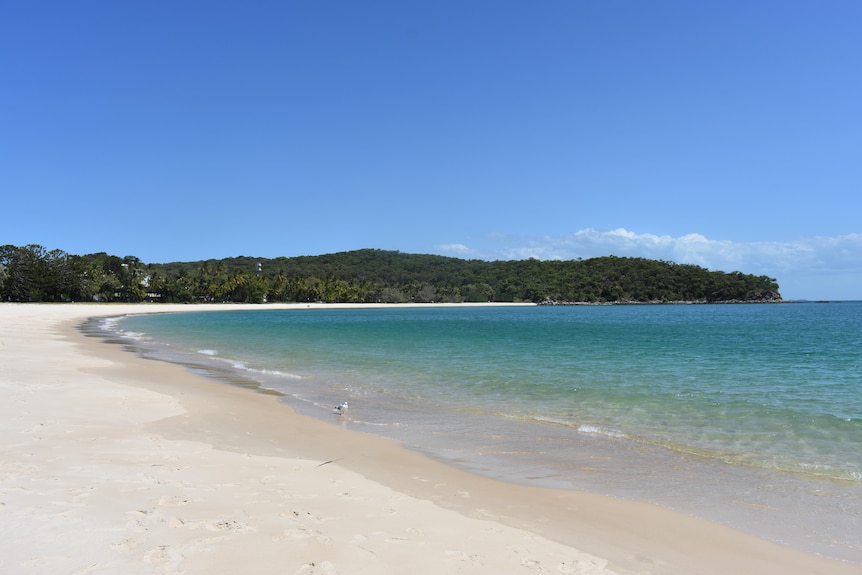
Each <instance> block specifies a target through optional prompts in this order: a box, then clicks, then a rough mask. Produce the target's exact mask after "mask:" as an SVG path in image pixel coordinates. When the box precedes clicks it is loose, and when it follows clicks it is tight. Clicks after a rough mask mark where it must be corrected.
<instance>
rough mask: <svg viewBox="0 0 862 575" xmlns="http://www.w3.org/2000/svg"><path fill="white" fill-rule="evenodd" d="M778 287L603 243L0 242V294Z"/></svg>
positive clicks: (287, 297)
mask: <svg viewBox="0 0 862 575" xmlns="http://www.w3.org/2000/svg"><path fill="white" fill-rule="evenodd" d="M778 290H779V286H778V283H777V282H776V280H775V279H773V278H770V277H768V276H755V275H751V274H745V273H742V272H739V271H733V272H723V271H712V270H707V269H705V268H702V267H700V266H696V265H690V264H677V263H674V262H668V261H661V260H650V259H646V258H629V257H617V256H612V255H611V256H604V257H597V258H589V259H577V260H567V261H559V260H549V261H542V260H537V259H528V260H507V261H484V260H464V259H459V258H450V257H444V256H437V255H423V254H407V253H402V252H398V251H386V250H374V249H368V250H356V251H349V252H340V253H335V254H326V255H321V256H300V257H291V258H288V257H279V258H255V257H246V256H240V257H235V258H225V259H221V260H215V259H213V260H206V261H197V262H172V263H150V264H146V263H143V262H142V261H141V260H140V259H138V258H137V257H134V256H125V257H119V256H113V255H109V254H106V253H104V252H100V253H96V254H88V255H70V254H67V253H65V252H63V251H61V250H52V251H49V250H47V249H46V248H44V247H42V246H38V245H27V246H21V247H18V246H12V245H6V246H0V298H2V301H24V302H26V301H44V302H62V301H121V302H140V301H154V302H182V303H195V302H253V303H263V302H355V303H378V302H379V303H408V302H416V303H434V302H535V303H545V304H563V303H567V304H575V303H667V302H683V301H685V302H705V303H710V302H728V301H743V302H760V301H780V300H781V296H780V294H779V291H778Z"/></svg>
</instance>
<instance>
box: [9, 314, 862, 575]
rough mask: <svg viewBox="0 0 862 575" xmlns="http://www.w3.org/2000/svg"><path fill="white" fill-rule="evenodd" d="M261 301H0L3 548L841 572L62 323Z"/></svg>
mask: <svg viewBox="0 0 862 575" xmlns="http://www.w3.org/2000/svg"><path fill="white" fill-rule="evenodd" d="M312 305H318V304H300V306H284V307H287V308H290V309H296V308H297V307H311V306H312ZM319 305H320V306H321V307H322V306H326V307H328V308H333V307H334V306H333V305H332V304H319ZM361 305H364V306H365V307H368V306H367V304H361ZM399 305H404V304H399ZM428 305H441V304H428ZM453 305H465V304H453ZM278 307H282V306H280V305H277V304H267V305H254V304H250V305H248V306H235V305H234V306H231V305H225V304H214V305H201V304H196V305H177V306H172V305H168V304H157V305H147V304H137V305H134V304H130V305H122V304H121V305H118V304H103V305H96V304H80V305H75V304H54V305H52V304H0V319H2V320H3V321H2V322H0V365H2V366H3V370H2V371H0V373H2V375H0V387H2V389H3V392H4V396H6V397H7V398H8V400H7V402H5V405H4V407H2V408H0V409H3V410H4V411H3V414H4V417H3V419H2V421H3V423H2V424H0V425H2V426H3V427H4V428H5V429H4V436H5V437H12V438H13V439H12V440H11V441H10V442H9V446H7V447H6V448H5V449H4V453H3V456H2V460H0V461H1V462H2V467H0V473H2V477H3V478H4V479H3V481H2V486H3V494H2V500H0V502H2V503H3V504H4V505H3V506H2V507H0V513H3V514H4V515H6V516H7V518H6V521H4V522H3V524H4V525H7V529H10V531H12V533H10V534H8V535H7V537H5V538H4V543H3V548H2V549H0V552H2V553H3V554H4V557H7V558H9V560H10V561H17V564H18V565H20V567H19V568H20V571H21V572H33V573H36V572H56V571H58V570H63V571H66V572H73V571H74V570H75V569H81V570H82V569H83V568H85V567H86V566H88V565H90V566H95V567H98V566H101V570H103V571H106V572H107V571H116V570H118V568H119V567H123V569H125V570H127V571H128V572H142V573H143V572H146V573H151V572H158V573H170V572H200V571H202V570H206V571H207V572H212V573H222V572H224V573H227V572H229V571H230V572H233V571H235V570H237V569H240V568H242V569H243V570H246V571H252V572H258V573H267V572H276V571H277V572H279V573H283V572H286V573H294V572H295V573H300V572H303V573H312V572H320V573H327V572H331V573H335V572H341V573H347V572H353V573H362V572H368V573H371V572H374V573H381V572H382V573H388V572H392V573H395V572H402V571H403V570H404V569H411V570H413V571H416V572H419V573H425V572H428V573H440V572H444V573H445V572H456V571H460V570H464V571H466V572H477V573H482V572H487V573H492V572H494V573H499V572H508V571H511V570H512V569H514V568H515V567H518V568H520V567H533V568H534V569H539V568H540V567H541V568H542V569H545V570H546V571H551V572H554V571H556V572H564V573H565V572H576V573H608V574H609V573H653V574H669V575H676V574H683V573H704V574H710V573H716V574H718V573H727V572H729V571H731V570H733V571H736V572H737V573H739V574H740V575H744V574H747V573H751V574H754V573H757V574H764V573H776V574H778V573H782V574H793V573H800V574H801V573H811V572H830V573H839V574H840V573H851V572H853V573H858V570H859V565H857V564H852V563H844V562H839V561H834V560H829V559H823V558H820V557H818V556H814V555H810V554H807V553H803V552H801V551H797V550H794V549H790V548H786V547H782V546H779V545H778V544H774V543H770V542H766V541H763V540H760V539H757V538H755V537H753V536H749V535H745V534H743V533H741V532H738V531H736V530H733V529H731V528H728V527H725V526H722V525H719V524H716V523H711V522H708V521H704V520H700V519H695V518H692V517H689V516H687V515H683V514H681V513H677V512H673V511H669V510H666V509H664V508H660V507H657V506H654V505H651V504H646V503H639V502H636V501H628V500H619V499H613V498H609V497H605V496H601V495H593V494H589V493H582V492H575V491H567V490H555V489H548V488H536V487H526V486H519V485H512V484H508V483H503V482H499V481H495V480H492V479H488V478H485V477H480V476H477V475H472V474H469V473H467V472H464V471H459V470H457V469H454V468H451V467H448V466H446V465H445V464H443V463H440V462H437V461H434V460H432V459H430V458H428V457H425V456H424V455H421V454H419V453H416V452H413V451H410V450H408V449H406V448H404V447H402V446H400V445H398V444H397V443H396V442H394V441H391V440H387V439H384V438H381V437H377V436H371V435H366V434H364V433H361V432H357V431H346V430H343V429H341V428H339V427H338V426H336V425H332V424H330V423H325V422H321V421H318V420H316V419H313V418H311V417H307V416H302V415H298V414H296V413H295V412H294V411H293V410H292V409H291V408H290V407H289V406H287V405H285V404H283V403H280V402H278V401H277V400H276V397H275V396H272V395H267V394H262V393H250V392H249V390H247V389H242V388H238V387H235V386H230V385H228V384H221V383H218V382H216V381H213V380H209V379H206V378H204V377H202V376H198V375H195V374H193V373H190V372H188V371H187V370H186V369H185V368H184V367H182V366H179V365H176V364H170V363H165V362H159V361H152V360H146V359H143V358H140V357H137V356H136V355H135V354H133V353H129V352H127V351H124V350H123V349H122V347H121V346H111V345H105V344H104V343H102V342H101V341H100V340H98V339H96V338H88V337H86V336H85V335H84V334H83V333H82V332H81V331H80V330H79V329H78V327H77V326H79V325H80V324H82V323H83V322H84V321H85V320H87V319H88V318H90V317H95V316H111V315H126V314H129V313H164V312H176V311H205V310H207V309H213V310H223V311H226V310H228V309H277V308H278ZM22 406H23V407H24V408H26V409H24V410H23V411H22ZM34 496H41V497H34ZM46 498H47V499H46ZM12 525H14V529H13V528H12V527H11V526H12ZM62 525H65V527H71V528H76V529H78V531H77V533H76V535H77V537H72V536H66V537H67V538H69V537H71V539H70V540H69V541H67V542H66V541H63V538H59V541H58V538H57V536H56V535H57V533H58V529H60V527H61V526H62ZM82 534H84V535H85V536H84V537H83V539H81V536H82ZM49 540H51V541H53V543H52V545H46V543H47V541H49ZM76 541H77V543H76ZM82 541H83V542H82ZM12 542H16V543H14V544H13V543H12ZM46 547H47V548H48V549H46ZM62 549H65V551H63V550H62ZM85 556H86V557H85ZM91 556H92V558H91ZM10 564H12V565H14V564H16V563H10ZM286 565H287V566H286ZM27 567H29V568H30V569H29V570H27V569H26V568H27ZM95 567H94V568H93V569H92V570H91V572H98V571H99V569H98V568H95ZM40 569H41V571H40ZM315 569H316V571H315ZM827 570H828V571H827Z"/></svg>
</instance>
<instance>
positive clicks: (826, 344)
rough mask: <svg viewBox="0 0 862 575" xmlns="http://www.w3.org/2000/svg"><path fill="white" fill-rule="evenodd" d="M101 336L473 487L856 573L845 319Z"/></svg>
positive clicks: (458, 316)
mask: <svg viewBox="0 0 862 575" xmlns="http://www.w3.org/2000/svg"><path fill="white" fill-rule="evenodd" d="M103 328H104V329H107V330H111V331H113V332H115V333H119V334H121V335H122V337H123V338H124V340H125V341H126V342H128V343H132V344H133V346H134V348H135V349H136V350H138V351H139V352H141V353H143V354H145V355H147V356H151V357H155V358H159V359H165V360H170V361H177V362H180V363H184V364H186V365H188V366H189V367H190V368H192V369H194V370H196V371H199V372H201V373H203V374H205V375H208V376H210V377H213V378H220V379H225V380H228V381H234V382H236V381H245V382H247V383H249V384H252V385H257V386H260V387H264V388H267V389H272V390H276V391H278V392H280V393H282V394H284V397H283V401H285V402H286V403H288V404H290V405H291V406H293V407H294V408H295V409H297V410H298V411H300V412H301V413H305V414H309V415H313V416H316V417H320V418H323V419H326V420H329V421H331V422H333V423H334V424H338V425H343V426H345V427H348V428H351V429H356V430H361V431H368V432H372V433H378V434H380V435H385V436H389V437H393V438H395V439H398V440H399V441H401V442H403V443H404V444H405V445H407V446H409V447H411V448H413V449H416V450H420V451H423V452H425V453H427V454H429V455H430V456H432V457H435V458H438V459H441V460H443V461H446V462H448V463H450V464H452V465H457V466H461V467H463V468H465V469H468V470H470V471H474V472H476V473H483V474H486V475H490V476H492V477H497V478H500V479H504V480H507V481H513V482H519V483H528V484H536V485H541V486H548V487H556V488H564V489H583V490H588V491H594V492H600V493H605V494H609V495H614V496H619V497H627V498H632V499H639V500H646V501H651V502H655V503H658V504H661V505H664V506H667V507H671V508H674V509H678V510H681V511H684V512H686V513H690V514H693V515H697V516H701V517H705V518H709V519H714V520H718V521H722V522H725V523H727V524H730V525H732V526H735V527H738V528H740V529H743V530H746V531H749V532H752V533H754V534H757V535H761V536H764V537H767V538H770V539H773V540H776V541H779V542H783V543H786V544H789V545H793V546H796V547H800V548H803V549H806V550H809V551H814V552H817V553H821V554H824V555H828V556H832V557H837V558H840V559H845V560H851V561H855V562H859V563H862V302H833V303H825V304H823V303H793V304H770V305H665V306H659V305H643V306H638V305H632V306H572V307H433V306H431V307H422V308H413V307H404V308H381V309H378V308H369V309H365V308H363V309H307V310H306V309H296V310H273V309H267V308H266V307H263V306H262V308H261V310H255V311H225V312H194V311H192V312H190V313H182V314H158V315H142V316H131V317H127V318H123V319H122V320H119V321H118V320H109V321H108V322H106V323H104V325H103ZM342 401H347V402H349V404H350V408H349V410H348V412H347V415H345V416H340V417H339V416H337V415H334V414H333V413H332V408H333V406H334V405H336V404H338V403H340V402H342Z"/></svg>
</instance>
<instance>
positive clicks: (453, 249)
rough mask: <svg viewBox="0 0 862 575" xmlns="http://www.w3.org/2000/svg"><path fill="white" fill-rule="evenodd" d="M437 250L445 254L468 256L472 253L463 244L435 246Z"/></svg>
mask: <svg viewBox="0 0 862 575" xmlns="http://www.w3.org/2000/svg"><path fill="white" fill-rule="evenodd" d="M437 249H438V250H440V251H441V252H444V253H447V254H458V255H469V254H471V253H472V252H473V250H471V249H470V248H468V247H467V246H465V245H464V244H444V245H442V246H437Z"/></svg>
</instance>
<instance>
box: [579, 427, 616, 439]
mask: <svg viewBox="0 0 862 575" xmlns="http://www.w3.org/2000/svg"><path fill="white" fill-rule="evenodd" d="M578 433H584V434H587V435H601V436H603V437H621V438H622V437H626V434H625V433H623V432H621V431H616V430H614V429H606V428H604V427H599V426H598V425H588V424H583V425H579V426H578Z"/></svg>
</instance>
